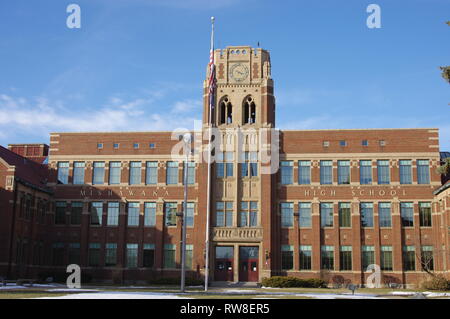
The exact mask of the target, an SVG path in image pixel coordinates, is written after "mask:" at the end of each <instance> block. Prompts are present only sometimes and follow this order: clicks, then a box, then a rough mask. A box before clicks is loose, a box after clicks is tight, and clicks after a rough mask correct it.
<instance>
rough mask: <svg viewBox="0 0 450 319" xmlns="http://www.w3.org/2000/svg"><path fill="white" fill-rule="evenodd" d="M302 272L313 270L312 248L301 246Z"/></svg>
mask: <svg viewBox="0 0 450 319" xmlns="http://www.w3.org/2000/svg"><path fill="white" fill-rule="evenodd" d="M299 253H300V270H311V268H312V247H311V246H306V245H302V246H300V252H299Z"/></svg>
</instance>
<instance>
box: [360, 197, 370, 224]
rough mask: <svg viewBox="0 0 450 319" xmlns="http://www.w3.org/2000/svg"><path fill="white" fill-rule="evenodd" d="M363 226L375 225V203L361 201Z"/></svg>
mask: <svg viewBox="0 0 450 319" xmlns="http://www.w3.org/2000/svg"><path fill="white" fill-rule="evenodd" d="M360 210H361V212H360V213H361V227H373V203H361V205H360Z"/></svg>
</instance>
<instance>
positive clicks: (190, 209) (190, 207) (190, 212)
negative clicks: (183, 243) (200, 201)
mask: <svg viewBox="0 0 450 319" xmlns="http://www.w3.org/2000/svg"><path fill="white" fill-rule="evenodd" d="M186 206H187V207H186V215H185V216H184V218H185V222H186V226H187V227H193V226H194V207H195V204H194V203H189V202H188V203H187V205H186ZM183 209H184V203H183Z"/></svg>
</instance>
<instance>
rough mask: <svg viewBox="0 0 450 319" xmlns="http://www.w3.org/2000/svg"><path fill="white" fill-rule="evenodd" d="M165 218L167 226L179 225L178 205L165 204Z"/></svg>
mask: <svg viewBox="0 0 450 319" xmlns="http://www.w3.org/2000/svg"><path fill="white" fill-rule="evenodd" d="M164 217H165V224H166V226H176V225H177V203H165V204H164Z"/></svg>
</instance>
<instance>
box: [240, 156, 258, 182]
mask: <svg viewBox="0 0 450 319" xmlns="http://www.w3.org/2000/svg"><path fill="white" fill-rule="evenodd" d="M243 155H244V158H243V161H242V163H241V176H242V177H254V176H258V152H244V153H243Z"/></svg>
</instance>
